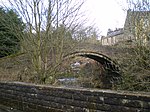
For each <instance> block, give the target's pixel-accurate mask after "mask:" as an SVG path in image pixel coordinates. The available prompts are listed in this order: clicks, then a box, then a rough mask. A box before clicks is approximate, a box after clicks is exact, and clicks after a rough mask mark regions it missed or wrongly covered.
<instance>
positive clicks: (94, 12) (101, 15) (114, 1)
mask: <svg viewBox="0 0 150 112" xmlns="http://www.w3.org/2000/svg"><path fill="white" fill-rule="evenodd" d="M125 1H126V0H87V1H86V3H85V5H84V7H86V8H87V10H88V12H87V16H88V18H89V19H90V21H94V22H95V23H96V26H97V27H98V28H99V30H100V31H101V35H106V33H107V30H108V28H110V29H115V28H122V27H123V25H124V22H125V18H126V11H124V10H123V9H124V8H125V7H126V4H125ZM123 2H124V3H123Z"/></svg>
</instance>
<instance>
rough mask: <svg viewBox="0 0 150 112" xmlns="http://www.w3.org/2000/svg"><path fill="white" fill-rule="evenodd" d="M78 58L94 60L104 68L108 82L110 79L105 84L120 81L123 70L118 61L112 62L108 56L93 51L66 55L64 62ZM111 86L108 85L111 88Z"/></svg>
mask: <svg viewBox="0 0 150 112" xmlns="http://www.w3.org/2000/svg"><path fill="white" fill-rule="evenodd" d="M77 56H81V57H85V58H90V59H93V60H95V61H96V62H98V63H100V64H101V65H102V66H103V68H104V70H105V71H106V73H105V77H107V78H108V79H109V81H108V79H107V81H104V82H105V83H110V84H111V83H116V82H118V81H120V79H121V70H120V68H119V65H118V64H117V62H116V61H114V60H112V59H111V58H109V57H108V56H106V55H104V54H102V53H99V52H93V51H76V52H73V53H70V54H67V55H65V56H64V60H67V59H70V58H74V57H77ZM105 80H106V78H105ZM110 84H108V85H109V87H110ZM111 85H112V84H111ZM109 87H104V88H109Z"/></svg>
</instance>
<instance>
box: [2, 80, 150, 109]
mask: <svg viewBox="0 0 150 112" xmlns="http://www.w3.org/2000/svg"><path fill="white" fill-rule="evenodd" d="M0 105H3V106H5V107H7V108H10V109H11V110H12V111H13V110H16V109H17V110H20V111H23V112H150V93H133V92H127V91H126V92H125V91H111V90H97V89H76V88H65V87H53V86H46V85H34V84H27V83H21V82H0Z"/></svg>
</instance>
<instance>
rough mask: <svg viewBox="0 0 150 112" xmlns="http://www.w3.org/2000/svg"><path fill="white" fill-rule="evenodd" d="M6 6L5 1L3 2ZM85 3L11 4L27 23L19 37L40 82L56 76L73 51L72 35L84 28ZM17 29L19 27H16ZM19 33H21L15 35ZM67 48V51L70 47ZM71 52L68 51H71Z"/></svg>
mask: <svg viewBox="0 0 150 112" xmlns="http://www.w3.org/2000/svg"><path fill="white" fill-rule="evenodd" d="M1 1H2V2H3V6H5V4H4V2H5V1H4V0H1ZM84 2H85V1H84V0H48V1H47V0H8V3H9V5H10V6H8V5H7V6H5V7H6V8H13V9H14V10H15V11H16V12H17V13H18V14H19V15H20V16H21V17H22V19H23V21H24V22H25V23H26V30H25V31H24V34H18V35H19V39H20V40H21V47H22V51H21V52H23V53H25V54H27V55H28V56H29V59H30V60H31V63H32V66H31V67H30V68H32V70H33V73H34V74H36V76H37V78H38V80H39V81H40V82H45V81H46V79H48V78H49V77H51V78H52V79H53V76H52V74H55V72H56V68H57V66H58V65H59V64H60V63H61V60H62V57H63V55H64V53H67V52H69V50H71V49H72V48H73V45H72V43H71V42H72V36H71V35H72V34H71V32H70V31H72V30H76V28H77V27H74V26H79V25H82V19H81V18H82V14H81V13H80V9H81V7H82V5H83V3H84ZM13 27H15V26H13ZM14 32H15V33H17V31H14ZM66 46H67V47H66ZM67 48H68V49H67Z"/></svg>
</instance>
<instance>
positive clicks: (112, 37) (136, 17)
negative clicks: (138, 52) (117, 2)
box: [101, 10, 150, 45]
mask: <svg viewBox="0 0 150 112" xmlns="http://www.w3.org/2000/svg"><path fill="white" fill-rule="evenodd" d="M149 40H150V11H131V10H128V11H127V16H126V20H125V24H124V28H118V29H116V30H114V31H112V30H110V29H108V32H107V36H106V37H102V38H101V42H102V45H115V44H118V43H120V42H124V41H127V42H134V41H139V42H140V43H142V44H146V43H148V42H149Z"/></svg>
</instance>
